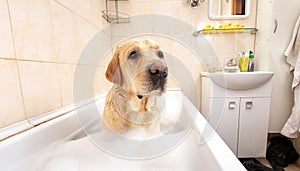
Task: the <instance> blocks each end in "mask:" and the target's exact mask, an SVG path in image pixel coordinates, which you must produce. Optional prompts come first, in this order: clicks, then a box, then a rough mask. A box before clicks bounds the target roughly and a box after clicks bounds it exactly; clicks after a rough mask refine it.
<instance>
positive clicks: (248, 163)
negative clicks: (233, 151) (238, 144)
mask: <svg viewBox="0 0 300 171" xmlns="http://www.w3.org/2000/svg"><path fill="white" fill-rule="evenodd" d="M239 160H240V162H241V163H242V164H243V165H244V167H245V168H246V169H247V170H248V171H275V170H274V169H272V168H270V167H267V166H265V165H263V164H261V163H260V162H259V161H258V160H256V159H255V158H240V159H239Z"/></svg>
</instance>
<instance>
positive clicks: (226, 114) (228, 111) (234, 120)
mask: <svg viewBox="0 0 300 171" xmlns="http://www.w3.org/2000/svg"><path fill="white" fill-rule="evenodd" d="M239 103H240V98H211V99H210V109H211V112H210V113H209V116H208V118H207V120H208V122H209V123H210V124H211V126H212V127H213V128H214V129H215V130H216V131H217V133H218V134H219V135H220V136H221V138H222V139H223V140H224V141H225V143H226V144H227V145H228V146H229V148H230V149H231V151H232V152H233V153H234V154H237V147H238V144H237V143H238V124H239V123H238V121H239Z"/></svg>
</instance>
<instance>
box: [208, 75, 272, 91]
mask: <svg viewBox="0 0 300 171" xmlns="http://www.w3.org/2000/svg"><path fill="white" fill-rule="evenodd" d="M208 74H209V76H210V78H211V79H212V81H214V82H215V83H216V84H218V85H219V86H221V87H224V88H226V89H233V90H245V89H253V88H257V87H260V86H262V85H263V84H264V83H266V82H267V81H268V80H270V79H271V78H272V76H273V74H274V73H273V72H270V71H255V72H236V73H230V72H213V73H208Z"/></svg>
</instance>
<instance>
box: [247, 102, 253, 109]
mask: <svg viewBox="0 0 300 171" xmlns="http://www.w3.org/2000/svg"><path fill="white" fill-rule="evenodd" d="M252 106H253V103H252V102H251V101H250V102H246V109H251V108H252Z"/></svg>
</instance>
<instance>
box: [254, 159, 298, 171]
mask: <svg viewBox="0 0 300 171" xmlns="http://www.w3.org/2000/svg"><path fill="white" fill-rule="evenodd" d="M257 160H258V161H260V162H261V163H262V164H263V165H265V166H268V167H271V165H270V164H269V162H268V160H267V159H265V158H259V159H257ZM284 170H285V171H300V166H299V165H297V164H296V163H294V164H290V165H289V166H288V167H286V168H284Z"/></svg>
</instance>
